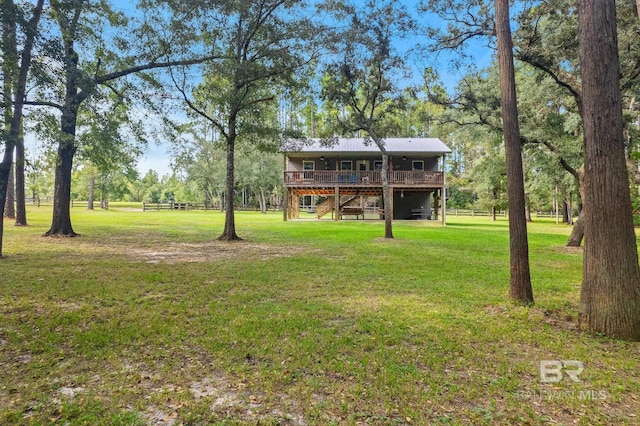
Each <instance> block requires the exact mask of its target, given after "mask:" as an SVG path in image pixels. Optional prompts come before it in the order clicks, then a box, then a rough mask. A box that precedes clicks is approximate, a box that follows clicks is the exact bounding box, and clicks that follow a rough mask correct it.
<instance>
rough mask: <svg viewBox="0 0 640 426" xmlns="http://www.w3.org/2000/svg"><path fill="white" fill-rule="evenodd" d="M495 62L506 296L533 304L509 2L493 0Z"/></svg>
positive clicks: (506, 0) (519, 301)
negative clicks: (505, 213) (505, 208)
mask: <svg viewBox="0 0 640 426" xmlns="http://www.w3.org/2000/svg"><path fill="white" fill-rule="evenodd" d="M495 14H496V32H497V37H498V62H499V66H500V94H501V96H500V97H501V102H502V122H503V128H504V140H505V154H506V162H507V193H508V196H509V247H510V261H511V270H510V280H509V297H510V298H511V299H512V300H514V301H516V302H518V303H523V304H531V303H533V290H532V288H531V276H530V272H529V243H528V237H527V219H526V217H525V200H524V172H523V167H522V149H521V146H520V128H519V126H518V106H517V102H516V83H515V71H514V66H513V42H512V40H511V29H510V22H509V1H508V0H495Z"/></svg>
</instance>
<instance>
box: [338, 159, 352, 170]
mask: <svg viewBox="0 0 640 426" xmlns="http://www.w3.org/2000/svg"><path fill="white" fill-rule="evenodd" d="M340 170H353V161H351V160H342V161H340Z"/></svg>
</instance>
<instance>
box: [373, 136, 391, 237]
mask: <svg viewBox="0 0 640 426" xmlns="http://www.w3.org/2000/svg"><path fill="white" fill-rule="evenodd" d="M376 143H377V142H376ZM378 147H379V148H381V151H382V170H381V177H382V200H383V201H382V202H383V204H384V237H385V238H393V228H392V226H393V222H392V221H393V202H392V201H391V191H390V190H389V155H387V150H386V149H385V148H384V146H382V147H381V145H380V144H378Z"/></svg>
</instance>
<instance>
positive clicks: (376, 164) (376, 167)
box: [373, 160, 382, 172]
mask: <svg viewBox="0 0 640 426" xmlns="http://www.w3.org/2000/svg"><path fill="white" fill-rule="evenodd" d="M373 170H375V171H376V172H379V171H380V170H382V161H380V160H377V161H374V162H373Z"/></svg>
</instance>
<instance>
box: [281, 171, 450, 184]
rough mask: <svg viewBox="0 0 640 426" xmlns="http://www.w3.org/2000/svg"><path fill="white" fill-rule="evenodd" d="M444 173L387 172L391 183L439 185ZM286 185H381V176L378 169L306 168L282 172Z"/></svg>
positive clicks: (442, 180)
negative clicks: (300, 170)
mask: <svg viewBox="0 0 640 426" xmlns="http://www.w3.org/2000/svg"><path fill="white" fill-rule="evenodd" d="M443 182H444V173H443V172H437V171H424V170H420V171H418V170H414V171H408V170H396V171H392V172H389V184H391V185H401V184H405V185H424V184H432V185H441V184H442V183H443ZM284 184H285V185H286V186H324V185H327V186H328V185H332V186H333V185H359V186H371V185H381V184H382V176H381V173H380V172H378V171H352V170H340V171H336V170H313V171H310V170H307V171H302V172H284Z"/></svg>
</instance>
